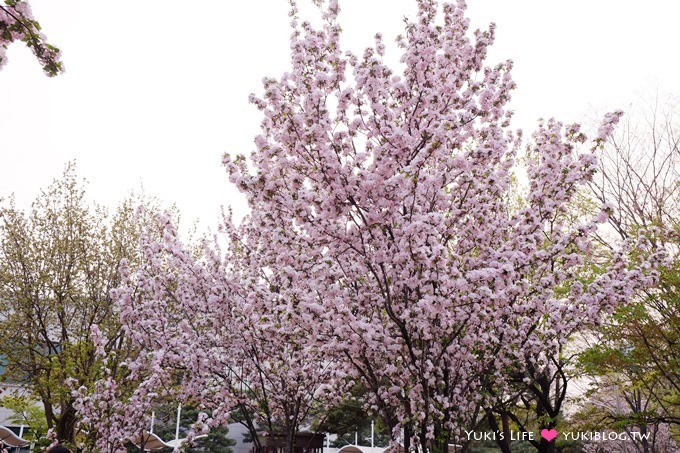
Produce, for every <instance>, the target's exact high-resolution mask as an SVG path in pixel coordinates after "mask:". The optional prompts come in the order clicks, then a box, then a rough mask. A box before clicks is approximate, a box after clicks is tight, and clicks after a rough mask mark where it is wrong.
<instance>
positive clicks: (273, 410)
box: [78, 219, 334, 452]
mask: <svg viewBox="0 0 680 453" xmlns="http://www.w3.org/2000/svg"><path fill="white" fill-rule="evenodd" d="M160 224H161V225H163V235H162V236H163V239H162V240H160V241H158V240H154V239H146V240H144V241H143V244H142V250H143V252H144V260H143V263H142V264H141V265H139V266H136V267H135V268H127V267H125V266H123V276H124V277H123V284H122V285H121V287H120V288H118V289H117V290H116V291H115V297H116V299H117V300H118V306H119V309H120V314H121V321H122V323H123V331H124V332H125V335H126V337H127V338H129V339H130V341H131V342H132V343H133V344H134V345H135V347H136V348H137V350H138V351H139V354H138V356H137V358H136V359H133V360H129V361H127V362H126V364H125V367H126V368H127V369H128V370H129V373H128V374H127V375H126V376H125V377H124V379H123V380H118V381H117V380H116V379H114V378H112V377H111V376H106V366H104V372H105V373H104V374H105V376H104V377H103V378H102V379H101V380H100V381H98V382H97V383H96V386H95V389H94V391H89V390H88V389H86V388H82V389H81V390H80V391H79V392H78V396H79V410H80V412H81V414H83V416H84V417H85V420H84V422H85V423H86V424H89V425H90V426H92V427H93V428H96V430H97V432H99V433H100V436H99V439H98V442H97V448H99V449H100V451H111V452H115V451H124V446H125V445H126V443H128V442H130V441H131V440H134V439H140V438H142V437H143V431H144V430H146V429H149V423H148V420H149V416H150V414H151V412H152V411H153V409H154V407H155V406H157V405H158V404H159V403H160V402H163V401H168V400H174V401H180V402H183V403H184V402H188V403H191V404H193V405H194V406H196V407H197V408H198V409H199V410H200V411H202V412H203V414H202V415H201V416H200V417H199V419H198V420H197V424H196V425H195V427H194V432H201V431H202V430H207V429H209V428H210V427H214V426H222V425H224V424H225V423H227V422H230V421H233V420H236V421H239V422H241V423H242V424H243V425H245V426H246V427H247V429H248V430H249V434H250V437H251V439H252V441H253V443H254V448H255V451H262V450H263V446H264V445H265V441H266V436H262V434H263V433H262V432H263V431H264V432H266V433H267V434H269V435H275V436H283V437H284V439H285V442H286V443H285V445H286V447H287V449H288V451H292V449H293V444H294V442H295V435H296V433H297V432H298V431H299V429H300V426H301V424H302V423H304V422H306V421H309V419H310V416H311V414H312V412H313V411H314V410H315V409H317V407H319V406H320V405H322V404H323V402H324V401H325V400H326V399H328V398H330V396H331V395H332V394H333V392H331V389H332V388H331V384H332V378H333V376H334V374H333V373H331V371H332V370H333V361H332V360H327V359H326V358H325V356H324V351H323V350H320V349H315V348H311V347H310V345H309V344H308V343H307V341H306V337H305V335H306V334H307V330H305V329H304V326H306V325H307V323H306V322H305V321H304V318H306V317H308V316H309V315H306V314H304V313H303V312H302V311H300V310H297V309H296V307H295V303H294V302H292V301H289V300H285V299H284V298H283V297H282V296H281V295H280V294H279V292H278V289H277V282H276V278H274V277H273V276H272V275H271V274H267V273H266V272H260V270H261V268H258V267H257V266H254V265H253V264H252V263H251V262H250V255H251V253H250V252H249V251H248V250H247V248H245V243H243V242H239V241H237V240H235V241H234V243H233V246H231V247H230V248H229V251H228V252H227V253H226V257H224V256H222V255H221V253H220V251H219V249H218V248H217V247H216V246H215V247H212V246H208V245H207V243H206V244H203V246H202V247H199V249H198V250H191V249H190V248H188V247H186V246H185V245H184V244H183V243H182V241H180V239H179V238H178V236H177V233H176V231H175V229H174V227H173V226H172V222H171V221H170V220H169V219H165V220H162V221H161V222H160ZM228 225H229V224H228ZM227 227H228V228H230V232H229V236H230V237H231V238H234V239H236V238H237V237H239V235H242V234H244V232H241V231H237V230H236V229H231V227H229V226H227ZM192 435H193V434H192Z"/></svg>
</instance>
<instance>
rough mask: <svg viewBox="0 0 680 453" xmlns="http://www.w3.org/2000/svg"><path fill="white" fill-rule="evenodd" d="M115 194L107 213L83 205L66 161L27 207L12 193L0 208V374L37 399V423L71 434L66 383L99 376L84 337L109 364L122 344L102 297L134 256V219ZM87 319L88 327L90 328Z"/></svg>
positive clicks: (128, 204) (71, 437) (70, 437)
mask: <svg viewBox="0 0 680 453" xmlns="http://www.w3.org/2000/svg"><path fill="white" fill-rule="evenodd" d="M135 204H136V202H135V201H133V199H131V198H130V199H128V200H125V201H124V202H123V203H121V204H120V206H119V207H118V208H117V210H116V211H115V212H114V213H113V214H108V213H107V212H106V211H105V210H104V209H102V208H100V207H98V206H96V205H93V204H90V203H89V202H88V201H87V199H86V197H85V189H84V184H83V183H82V182H81V181H80V180H79V179H78V177H77V175H76V168H75V165H74V164H73V163H69V164H68V165H67V166H66V169H65V170H64V173H63V175H62V177H61V178H60V179H56V180H55V181H54V182H53V183H52V184H51V185H50V186H49V187H48V188H47V189H45V190H43V191H41V193H40V195H39V196H38V197H37V198H36V200H35V201H34V202H33V204H32V205H31V208H30V210H29V211H28V212H25V211H23V210H21V209H19V208H17V207H16V205H15V203H14V201H13V199H11V198H10V200H9V201H6V202H3V203H2V204H1V205H0V328H1V329H2V332H3V335H2V336H1V337H0V354H2V356H3V357H4V359H5V362H6V369H5V373H6V374H5V377H6V378H9V379H13V380H14V381H16V382H18V383H21V384H24V385H25V386H26V388H27V389H28V390H29V391H30V392H31V394H32V395H33V396H34V397H35V399H37V400H38V401H40V403H42V405H43V408H44V414H45V415H44V416H45V420H46V423H47V427H48V428H50V429H52V430H54V431H55V432H56V436H57V438H58V439H59V440H62V441H67V442H69V443H71V444H73V443H75V441H76V434H77V431H78V428H77V423H78V416H77V414H76V410H75V407H74V402H75V398H74V396H73V395H72V394H71V392H72V388H71V385H70V384H69V383H71V382H77V383H78V384H79V385H83V386H91V385H93V383H94V381H95V380H96V379H97V378H98V377H99V376H100V363H99V361H98V359H97V357H96V355H95V347H96V346H95V343H94V336H95V335H96V336H98V337H99V339H100V340H101V344H100V345H99V347H101V348H103V350H106V351H108V352H110V353H111V354H112V355H115V356H116V359H115V360H112V361H111V362H110V363H108V366H109V370H110V371H111V372H112V373H114V374H116V373H118V368H117V367H118V364H119V363H120V362H121V361H123V360H124V359H125V358H127V357H128V356H129V355H130V354H131V353H132V351H131V350H130V349H129V344H128V343H127V341H126V338H125V336H124V333H123V332H122V331H121V329H120V323H119V321H118V316H117V314H116V312H115V309H114V304H113V301H112V299H111V296H110V294H109V293H110V291H111V289H112V288H114V287H116V286H117V285H118V284H119V282H120V276H119V273H118V268H119V263H120V261H121V260H122V259H124V258H125V259H127V260H128V262H132V263H134V262H136V261H138V259H139V256H138V253H139V252H138V246H137V239H138V236H139V229H140V228H141V225H143V224H144V220H143V218H139V217H136V216H135V209H136V206H135ZM94 326H98V328H97V329H95V330H93V329H94Z"/></svg>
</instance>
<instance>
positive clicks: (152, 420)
mask: <svg viewBox="0 0 680 453" xmlns="http://www.w3.org/2000/svg"><path fill="white" fill-rule="evenodd" d="M155 419H156V413H155V412H154V411H151V429H150V430H149V432H150V433H153V422H154V420H155Z"/></svg>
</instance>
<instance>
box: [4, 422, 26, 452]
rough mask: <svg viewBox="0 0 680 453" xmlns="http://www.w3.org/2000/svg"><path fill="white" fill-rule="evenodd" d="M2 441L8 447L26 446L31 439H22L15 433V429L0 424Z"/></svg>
mask: <svg viewBox="0 0 680 453" xmlns="http://www.w3.org/2000/svg"><path fill="white" fill-rule="evenodd" d="M0 441H2V443H3V444H5V445H7V446H8V447H25V446H26V445H28V444H29V441H27V440H26V439H22V438H21V437H19V436H17V435H16V434H14V431H12V430H11V429H9V428H6V427H4V426H0Z"/></svg>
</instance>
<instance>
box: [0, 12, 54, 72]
mask: <svg viewBox="0 0 680 453" xmlns="http://www.w3.org/2000/svg"><path fill="white" fill-rule="evenodd" d="M14 41H23V42H24V43H25V44H26V45H27V46H28V47H29V48H30V49H31V50H32V51H33V53H34V54H35V56H36V58H37V59H38V61H39V62H40V64H41V65H42V68H43V71H45V74H47V75H48V76H50V77H51V76H55V75H57V74H59V73H60V72H62V71H63V70H64V66H63V64H62V63H61V61H59V57H60V51H59V49H58V48H56V47H54V46H53V45H51V44H49V43H47V41H46V37H45V35H44V34H43V33H42V32H41V27H40V24H39V23H38V21H37V20H35V19H34V18H33V14H32V13H31V7H30V5H29V4H28V2H25V1H22V0H5V1H4V5H0V69H2V67H3V66H4V65H5V64H6V63H7V54H6V53H5V52H6V49H7V46H8V45H9V44H11V43H13V42H14Z"/></svg>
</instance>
